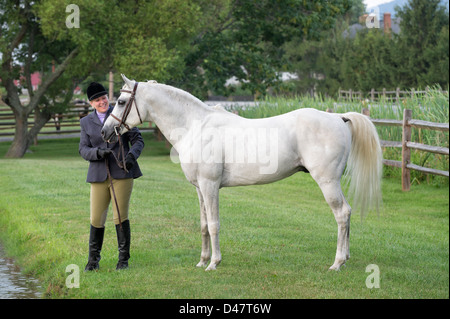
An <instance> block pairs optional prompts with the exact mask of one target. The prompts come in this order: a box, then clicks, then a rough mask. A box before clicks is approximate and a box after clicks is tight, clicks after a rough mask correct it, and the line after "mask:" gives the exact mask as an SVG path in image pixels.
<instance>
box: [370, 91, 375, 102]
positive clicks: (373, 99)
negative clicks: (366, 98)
mask: <svg viewBox="0 0 450 319" xmlns="http://www.w3.org/2000/svg"><path fill="white" fill-rule="evenodd" d="M370 101H371V102H373V101H375V89H374V88H372V90H370Z"/></svg>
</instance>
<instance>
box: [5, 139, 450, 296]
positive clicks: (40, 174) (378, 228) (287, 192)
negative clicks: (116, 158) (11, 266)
mask: <svg viewBox="0 0 450 319" xmlns="http://www.w3.org/2000/svg"><path fill="white" fill-rule="evenodd" d="M145 141H146V148H145V150H144V152H143V154H142V156H141V158H140V159H139V164H140V166H141V169H142V171H143V174H144V176H143V177H141V178H139V179H137V180H136V181H135V187H134V191H133V195H132V199H131V201H132V202H131V211H130V221H131V227H132V244H131V259H130V268H129V269H128V270H125V271H119V272H117V271H115V265H116V262H117V243H116V234H115V229H114V226H113V222H112V213H110V216H108V220H107V223H106V232H105V240H104V247H103V251H102V260H101V262H100V270H99V271H98V272H90V273H84V272H83V270H84V266H85V264H86V261H87V256H88V237H89V190H90V189H89V184H87V183H85V178H86V173H87V168H88V163H87V162H86V161H84V160H83V159H82V158H81V157H80V156H79V155H78V140H77V139H63V140H53V141H40V142H39V145H38V146H33V147H32V151H33V153H31V154H26V156H25V157H24V158H23V159H20V160H12V159H3V156H4V154H5V153H6V150H7V147H8V144H9V143H0V193H1V196H0V240H1V241H2V243H3V244H4V246H5V248H6V251H7V253H8V254H9V255H10V256H13V257H15V258H16V260H17V262H18V263H19V264H20V265H21V268H22V270H23V271H25V272H27V273H30V274H33V275H34V276H35V277H37V278H38V279H39V280H40V281H41V283H42V287H43V293H44V294H43V295H44V297H49V298H449V188H448V186H432V185H426V184H424V183H422V184H420V185H418V184H414V185H413V186H412V188H411V191H410V192H407V193H405V192H402V191H401V184H400V180H399V179H384V180H383V200H384V208H383V210H382V211H381V212H380V215H379V216H377V214H376V213H371V214H369V215H368V216H367V218H366V219H365V220H364V221H363V222H361V220H360V218H359V214H358V213H355V214H354V215H353V218H352V223H351V236H350V247H351V258H350V260H349V261H348V262H347V266H346V267H343V268H342V270H341V271H340V272H334V271H332V272H331V271H328V267H329V266H331V264H332V263H333V261H334V255H335V251H336V237H337V226H336V222H335V220H334V217H333V214H332V213H331V210H330V209H329V207H328V205H327V204H326V203H325V201H324V199H323V196H322V194H321V192H320V189H319V187H318V186H317V184H316V183H315V182H314V181H313V180H312V178H311V177H310V176H309V175H308V174H304V173H299V174H296V175H294V176H292V177H290V178H287V179H285V180H282V181H280V182H277V183H274V184H269V185H262V186H247V187H237V188H225V189H222V190H221V191H220V196H221V197H220V216H221V235H220V243H221V250H222V258H223V259H222V263H221V264H220V265H219V266H218V269H217V271H211V272H205V271H204V269H199V268H196V267H195V265H196V264H197V262H198V261H199V258H200V249H201V236H200V220H199V219H200V218H199V217H200V214H199V208H198V200H197V194H196V192H195V188H194V187H193V186H192V185H191V184H189V183H188V182H187V181H186V179H185V177H184V174H183V172H182V171H181V168H180V166H179V165H178V164H174V163H172V162H171V161H170V159H169V157H168V155H167V154H168V150H167V149H166V148H165V146H164V143H158V142H156V141H154V140H153V136H152V135H150V134H145ZM70 264H75V265H78V266H79V268H80V288H72V289H69V288H67V287H66V285H65V282H66V277H67V276H68V275H69V273H66V272H65V270H66V267H67V266H68V265H70ZM369 264H376V265H377V266H378V267H379V270H380V288H373V289H369V288H367V287H366V278H367V277H368V276H369V275H370V274H371V273H368V272H366V267H367V266H368V265H369Z"/></svg>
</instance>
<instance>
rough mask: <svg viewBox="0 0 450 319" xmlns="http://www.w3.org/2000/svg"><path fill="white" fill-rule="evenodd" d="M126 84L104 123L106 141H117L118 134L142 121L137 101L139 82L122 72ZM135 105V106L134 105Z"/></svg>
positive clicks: (103, 132)
mask: <svg viewBox="0 0 450 319" xmlns="http://www.w3.org/2000/svg"><path fill="white" fill-rule="evenodd" d="M122 79H123V80H124V81H125V85H124V86H123V87H122V89H121V90H120V92H121V93H120V96H119V98H118V99H117V102H116V105H115V106H114V109H113V111H112V112H111V114H110V116H109V117H108V118H107V120H106V121H105V123H103V128H102V137H103V139H104V140H105V141H106V142H109V143H115V142H117V140H118V135H122V134H124V133H126V132H127V131H129V130H131V129H132V128H133V127H135V126H136V125H139V124H141V123H142V118H141V112H142V111H140V110H139V108H138V105H137V103H136V91H137V87H138V83H139V82H135V81H131V80H129V79H128V78H127V77H126V76H125V75H123V74H122ZM133 106H134V107H133Z"/></svg>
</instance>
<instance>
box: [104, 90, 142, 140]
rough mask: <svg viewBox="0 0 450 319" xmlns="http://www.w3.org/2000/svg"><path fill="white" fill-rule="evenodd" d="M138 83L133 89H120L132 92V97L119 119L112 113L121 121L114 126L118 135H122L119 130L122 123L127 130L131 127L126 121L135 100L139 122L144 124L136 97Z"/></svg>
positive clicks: (124, 91) (122, 91) (123, 91)
mask: <svg viewBox="0 0 450 319" xmlns="http://www.w3.org/2000/svg"><path fill="white" fill-rule="evenodd" d="M138 84H139V82H136V83H135V84H134V87H133V91H130V90H123V89H122V90H120V92H121V93H130V94H131V97H130V99H129V100H128V103H127V105H126V106H125V111H124V112H123V114H122V118H121V119H119V118H118V117H117V116H115V115H114V114H112V113H111V114H110V115H111V116H112V117H113V118H114V119H115V120H117V121H119V125H116V126H114V133H116V135H117V136H119V135H120V134H119V130H120V127H121V126H122V125H123V126H125V128H126V129H127V130H130V127H129V126H128V124H126V123H125V122H126V120H127V117H128V114H130V112H131V109H132V108H133V102H134V104H135V106H136V111H137V114H138V116H139V122H140V123H139V124H142V119H141V114H140V113H139V108H138V106H137V103H136V99H135V97H136V90H137V87H138Z"/></svg>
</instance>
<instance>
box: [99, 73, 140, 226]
mask: <svg viewBox="0 0 450 319" xmlns="http://www.w3.org/2000/svg"><path fill="white" fill-rule="evenodd" d="M138 84H139V82H136V83H135V84H134V87H133V91H130V90H120V92H124V93H130V94H131V97H130V99H129V100H128V103H127V105H126V106H125V111H124V112H123V115H122V118H121V119H118V118H117V117H116V116H115V115H114V114H112V113H111V114H110V115H111V116H112V117H113V118H114V119H116V120H117V121H119V125H117V126H114V132H115V133H116V135H117V138H118V140H119V155H118V156H119V158H120V157H122V161H120V159H119V158H118V157H117V155H116V154H115V153H114V152H113V151H111V153H112V155H113V156H114V159H115V160H116V163H117V166H119V167H120V168H121V169H123V170H124V171H125V172H127V173H128V170H127V167H126V163H125V150H124V147H123V143H122V138H121V136H120V133H119V129H120V127H121V126H122V125H123V126H125V127H126V128H127V130H130V127H129V126H128V125H127V124H126V123H125V121H126V120H127V117H128V114H130V112H131V108H132V107H133V102H134V104H135V105H136V111H137V114H138V116H139V121H140V122H141V123H142V119H141V114H140V113H139V108H138V107H137V104H136V99H135V96H136V90H137V87H138ZM105 165H106V172H107V174H108V180H109V185H110V186H111V190H112V193H113V198H114V203H115V205H116V211H117V215H118V216H119V225H120V229H121V230H122V219H121V217H120V209H119V204H118V203H117V196H116V192H115V190H114V185H113V179H112V176H111V172H110V170H109V161H108V158H107V157H106V158H105Z"/></svg>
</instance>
